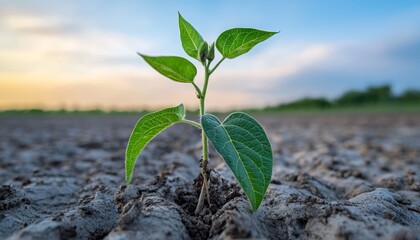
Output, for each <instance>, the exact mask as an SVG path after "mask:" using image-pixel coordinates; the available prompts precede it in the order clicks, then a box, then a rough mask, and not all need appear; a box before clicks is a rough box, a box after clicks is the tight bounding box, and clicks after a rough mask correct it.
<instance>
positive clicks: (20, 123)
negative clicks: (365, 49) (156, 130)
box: [0, 114, 420, 240]
mask: <svg viewBox="0 0 420 240" xmlns="http://www.w3.org/2000/svg"><path fill="white" fill-rule="evenodd" d="M258 119H259V120H260V121H261V123H262V124H263V125H264V127H265V129H266V130H267V132H268V135H269V138H270V140H271V143H272V146H273V151H274V169H273V178H272V181H271V184H270V186H269V189H268V191H267V195H266V196H265V198H264V201H263V203H262V205H261V206H260V208H259V209H258V211H256V212H254V213H252V212H251V210H250V205H249V203H248V201H247V199H246V198H245V194H244V193H243V191H242V190H241V189H240V187H239V185H238V184H237V182H236V180H235V179H234V177H233V175H232V174H231V173H230V171H229V169H228V168H227V166H226V165H225V164H224V163H223V160H222V159H221V158H220V157H219V156H218V155H217V154H216V153H215V151H214V150H213V149H212V152H211V154H210V158H211V162H210V165H211V166H210V167H211V168H212V169H213V171H212V173H211V179H210V195H211V202H210V205H209V204H208V203H206V204H205V207H204V209H203V211H202V212H201V213H200V214H198V215H195V214H194V210H195V206H196V203H197V198H198V195H199V191H200V183H201V179H200V178H198V173H199V168H198V164H199V161H198V160H199V159H200V157H201V155H200V154H201V149H200V131H198V130H196V129H193V128H192V127H190V126H186V125H183V124H180V125H178V126H177V127H172V128H170V129H168V130H167V131H166V132H165V133H164V134H162V135H160V136H158V137H157V138H156V139H155V140H153V141H152V142H151V143H150V144H149V145H148V146H147V147H146V149H145V151H144V153H143V154H142V155H141V156H140V157H139V161H138V164H137V165H136V169H135V174H134V178H133V184H132V185H130V186H125V185H124V151H125V147H126V141H127V138H128V136H129V134H130V131H131V128H132V127H133V125H134V124H135V122H136V121H137V118H136V117H124V116H97V117H88V116H84V117H63V116H55V117H46V116H32V117H22V116H19V117H10V116H7V117H6V116H2V117H0V136H1V138H0V183H1V184H2V186H1V187H0V239H108V240H111V239H112V240H117V239H118V240H120V239H360V240H365V239H395V240H402V239H420V140H419V139H420V115H416V114H411V115H409V114H404V115H383V114H382V115H373V114H372V115H337V116H333V115H319V116H293V117H286V116H259V117H258Z"/></svg>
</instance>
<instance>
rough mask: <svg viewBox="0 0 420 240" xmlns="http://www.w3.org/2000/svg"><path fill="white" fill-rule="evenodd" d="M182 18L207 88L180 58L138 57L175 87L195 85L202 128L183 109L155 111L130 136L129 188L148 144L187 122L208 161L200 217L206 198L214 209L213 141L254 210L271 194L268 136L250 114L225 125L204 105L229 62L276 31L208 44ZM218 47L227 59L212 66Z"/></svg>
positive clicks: (241, 31) (240, 31) (234, 34)
mask: <svg viewBox="0 0 420 240" xmlns="http://www.w3.org/2000/svg"><path fill="white" fill-rule="evenodd" d="M178 15H179V30H180V36H181V43H182V47H183V49H184V50H185V52H186V53H187V54H188V55H189V56H190V57H192V58H194V59H195V60H197V61H198V62H200V63H201V64H202V65H203V67H204V84H203V86H202V88H200V87H198V86H197V85H196V84H195V83H194V78H195V76H196V75H197V69H196V67H195V66H194V64H192V63H191V62H190V61H188V60H187V59H185V58H182V57H177V56H159V57H152V56H146V55H143V54H140V53H139V55H140V56H141V57H142V58H143V59H144V60H145V61H146V62H147V63H148V64H149V65H150V66H151V67H152V68H154V69H155V70H156V71H158V72H159V73H161V74H162V75H164V76H166V77H168V78H169V79H171V80H173V81H176V82H180V83H184V84H191V85H192V86H193V87H194V88H195V91H196V94H197V97H198V99H199V101H200V120H201V123H198V122H195V121H191V120H188V119H185V108H184V105H183V104H180V105H178V106H177V107H172V108H166V109H163V110H160V111H157V112H152V113H149V114H146V115H144V116H143V117H142V118H140V120H139V121H138V122H137V124H136V126H135V127H134V130H133V132H132V133H131V136H130V139H129V141H128V146H127V150H126V158H125V171H126V176H125V177H126V183H127V184H130V182H131V179H132V176H133V170H134V166H135V163H136V161H137V158H138V156H139V155H140V153H141V151H142V150H143V148H144V147H145V146H146V144H147V143H148V142H150V141H151V140H152V139H153V138H154V137H155V136H156V135H158V134H159V133H160V132H162V131H163V130H165V129H166V128H168V127H169V126H171V125H173V124H175V123H188V124H191V125H192V126H194V127H197V128H199V129H201V130H202V132H201V135H202V144H203V156H202V159H201V161H202V162H201V164H200V167H201V174H202V179H203V181H202V182H203V185H202V188H201V193H200V197H199V200H198V204H197V207H196V211H195V212H196V213H199V212H200V211H201V209H202V208H203V205H204V202H205V199H207V201H208V202H209V204H210V200H209V199H210V196H209V191H208V180H209V176H210V171H208V169H207V163H208V160H209V157H208V139H210V141H211V143H212V144H213V146H214V148H215V149H216V150H217V152H218V153H219V154H220V155H221V156H222V157H223V159H224V161H225V162H226V164H227V165H228V166H229V168H230V170H231V171H232V173H233V175H234V176H235V177H236V179H237V180H238V182H239V184H240V185H241V187H242V189H243V190H244V192H245V194H246V196H247V197H248V200H249V202H250V204H251V207H252V210H253V211H255V210H257V209H258V207H259V205H260V204H261V201H262V199H263V197H264V195H265V193H266V191H267V188H268V185H269V183H270V180H271V172H272V168H273V155H272V150H271V145H270V142H269V141H268V138H267V135H266V133H265V132H264V129H263V128H262V127H261V125H260V124H259V123H258V122H257V121H256V120H255V119H254V118H252V117H251V116H249V115H247V114H246V113H242V112H234V113H232V114H230V115H229V116H228V117H227V118H226V119H225V120H224V121H223V122H221V121H220V120H219V119H218V118H217V117H216V116H214V115H211V114H207V113H206V110H205V100H206V96H207V87H208V83H209V80H210V76H211V75H212V74H213V73H214V72H215V71H216V69H217V68H218V67H219V66H220V64H221V63H222V62H223V61H224V60H225V59H233V58H236V57H239V56H241V55H242V54H244V53H247V52H248V51H249V50H251V49H252V48H253V47H254V46H255V45H257V44H258V43H260V42H262V41H264V40H266V39H268V38H269V37H271V36H273V35H275V34H276V33H277V32H267V31H261V30H257V29H252V28H233V29H230V30H227V31H225V32H223V33H222V34H220V36H219V37H218V38H217V40H216V44H215V43H212V44H210V45H209V44H208V43H207V42H206V41H204V40H203V38H202V37H201V35H200V33H199V32H198V31H197V30H196V29H195V28H194V27H193V26H192V25H191V24H190V23H189V22H187V21H186V20H185V19H184V18H183V17H182V16H181V14H178ZM215 46H216V48H217V50H218V51H219V52H220V54H221V55H222V58H221V59H220V60H219V61H218V62H217V63H216V64H215V65H214V66H213V67H212V66H211V63H212V62H213V60H214V58H215Z"/></svg>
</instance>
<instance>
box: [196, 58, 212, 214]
mask: <svg viewBox="0 0 420 240" xmlns="http://www.w3.org/2000/svg"><path fill="white" fill-rule="evenodd" d="M209 77H210V70H209V65H208V64H204V86H203V91H202V92H201V96H200V119H201V118H202V117H203V115H204V114H205V113H206V108H205V101H206V93H207V86H208V83H209ZM201 141H202V143H203V159H202V162H201V166H200V167H201V175H202V176H203V185H202V186H201V192H200V196H199V198H198V203H197V207H196V209H195V212H194V213H195V214H198V213H200V211H201V210H202V209H203V206H204V200H205V199H206V197H207V201H208V202H209V205H210V197H209V194H208V192H209V190H208V184H207V181H208V176H207V175H208V174H207V163H208V160H209V153H208V139H207V136H206V133H205V132H204V129H203V128H202V130H201Z"/></svg>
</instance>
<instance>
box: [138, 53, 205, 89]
mask: <svg viewBox="0 0 420 240" xmlns="http://www.w3.org/2000/svg"><path fill="white" fill-rule="evenodd" d="M139 55H140V56H141V57H142V58H143V59H144V60H145V61H146V62H147V63H148V64H149V65H150V66H152V68H154V69H155V70H156V71H158V72H159V73H161V74H162V75H163V76H165V77H167V78H169V79H172V80H174V81H176V82H182V83H192V82H194V78H195V76H196V75H197V68H195V66H194V64H192V63H191V62H190V61H188V60H187V59H185V58H182V57H176V56H163V57H151V56H146V55H143V54H140V53H139Z"/></svg>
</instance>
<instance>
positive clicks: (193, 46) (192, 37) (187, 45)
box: [178, 13, 203, 61]
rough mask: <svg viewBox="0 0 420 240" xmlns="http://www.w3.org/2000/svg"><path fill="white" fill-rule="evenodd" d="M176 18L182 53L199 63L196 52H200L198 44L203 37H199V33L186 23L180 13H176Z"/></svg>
mask: <svg viewBox="0 0 420 240" xmlns="http://www.w3.org/2000/svg"><path fill="white" fill-rule="evenodd" d="M178 18H179V33H180V36H181V43H182V48H184V51H185V52H186V53H187V54H188V55H189V56H190V57H192V58H195V59H197V60H198V61H201V60H200V58H199V55H198V50H200V44H201V43H202V42H203V37H201V35H200V33H199V32H198V31H197V30H195V28H194V27H193V26H192V25H191V24H190V23H189V22H187V21H186V20H185V19H184V18H183V17H182V16H181V14H180V13H178Z"/></svg>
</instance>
